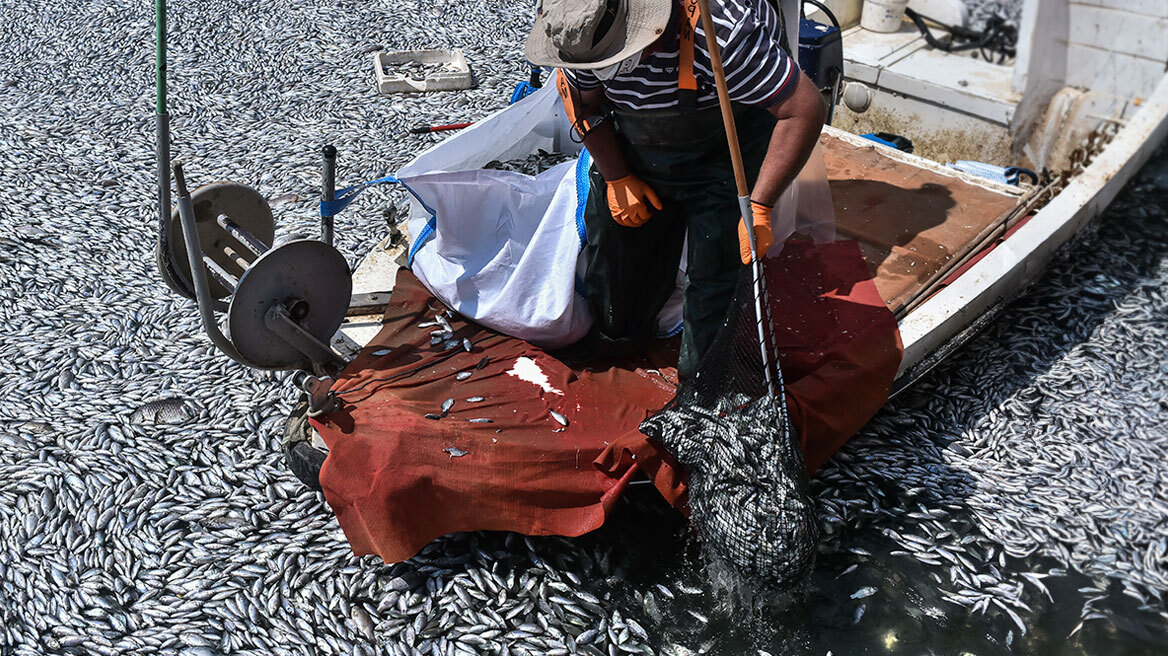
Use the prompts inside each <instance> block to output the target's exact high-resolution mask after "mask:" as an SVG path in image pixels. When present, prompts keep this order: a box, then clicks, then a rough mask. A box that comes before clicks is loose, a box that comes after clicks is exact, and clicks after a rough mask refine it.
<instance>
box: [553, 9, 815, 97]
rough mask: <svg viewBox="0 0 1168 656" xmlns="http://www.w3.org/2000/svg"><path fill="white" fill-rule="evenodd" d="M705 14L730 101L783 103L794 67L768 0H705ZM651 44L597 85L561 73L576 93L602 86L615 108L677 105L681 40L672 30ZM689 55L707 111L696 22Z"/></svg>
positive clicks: (707, 81)
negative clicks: (630, 64)
mask: <svg viewBox="0 0 1168 656" xmlns="http://www.w3.org/2000/svg"><path fill="white" fill-rule="evenodd" d="M673 13H674V23H676V21H677V20H678V19H679V17H680V15H681V7H680V5H674V10H673ZM710 13H711V14H712V17H713V19H714V31H715V32H716V34H717V38H718V47H719V48H720V50H721V52H722V68H723V70H725V72H726V86H727V88H728V89H729V91H730V100H732V101H735V102H739V103H743V104H747V105H761V106H764V107H770V106H772V105H776V104H778V103H780V102H782V101H784V100H786V99H787V97H788V96H789V95H790V94H791V92H792V91H794V90H795V84H796V80H797V79H798V77H799V69H798V67H797V66H796V64H795V62H794V61H792V59H791V57H789V56H788V55H787V53H786V52H785V51H784V50H783V49H782V47H781V46H780V45H779V44H780V42H781V36H780V34H781V29H782V28H781V27H780V22H779V16H778V13H777V12H776V11H775V8H774V7H773V6H771V4H770V2H769V0H710ZM656 46H657V48H658V49H657V50H655V51H654V52H647V53H646V54H645V56H644V57H643V58H642V59H641V63H640V64H639V65H637V67H636V68H634V69H633V70H632V71H630V72H629V73H627V74H625V75H619V76H617V77H615V78H613V79H611V80H607V81H601V80H600V79H599V78H597V77H596V75H595V74H594V73H592V72H591V71H585V70H568V69H565V70H564V73H565V75H567V77H568V81H569V82H570V83H571V84H572V85H573V86H575V87H576V88H578V89H581V90H584V91H588V90H592V89H598V88H601V87H603V89H604V95H605V97H606V98H607V99H608V102H609V103H610V104H612V105H613V106H614V107H616V108H618V109H622V110H632V111H638V110H653V109H671V108H674V107H677V104H678V89H677V69H678V59H679V57H678V54H679V46H680V38H679V36H678V31H677V29H676V28H674V29H672V30H671V31H670V32H667V33H666V35H665V36H664V37H662V39H661V40H660V41H659V42H658V43H657V44H656ZM650 50H653V49H652V48H650ZM694 51H695V52H694V77H696V78H697V83H698V89H697V99H696V101H697V107H699V108H705V107H712V106H714V105H717V104H718V92H717V89H716V87H715V86H714V73H713V69H712V68H711V65H710V53H709V49H708V48H707V47H706V34H705V31H704V29H703V27H702V23H701V21H698V25H697V34H696V35H695V38H694Z"/></svg>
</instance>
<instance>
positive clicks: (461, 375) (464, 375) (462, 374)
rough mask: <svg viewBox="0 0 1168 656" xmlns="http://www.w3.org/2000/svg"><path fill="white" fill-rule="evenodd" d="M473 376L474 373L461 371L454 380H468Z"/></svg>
mask: <svg viewBox="0 0 1168 656" xmlns="http://www.w3.org/2000/svg"><path fill="white" fill-rule="evenodd" d="M471 375H472V372H469V371H460V372H458V374H457V375H456V376H455V377H454V379H455V380H466V379H467V378H470V377H471Z"/></svg>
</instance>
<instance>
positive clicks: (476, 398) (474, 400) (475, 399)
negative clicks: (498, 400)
mask: <svg viewBox="0 0 1168 656" xmlns="http://www.w3.org/2000/svg"><path fill="white" fill-rule="evenodd" d="M485 400H486V398H485V397H482V396H472V397H470V398H468V399H467V400H466V402H467V403H479V402H481V401H485Z"/></svg>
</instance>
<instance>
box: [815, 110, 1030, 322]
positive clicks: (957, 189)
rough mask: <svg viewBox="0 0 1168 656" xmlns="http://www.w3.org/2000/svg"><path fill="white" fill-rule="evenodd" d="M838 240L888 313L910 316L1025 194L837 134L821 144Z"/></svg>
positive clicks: (834, 133)
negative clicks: (854, 245)
mask: <svg viewBox="0 0 1168 656" xmlns="http://www.w3.org/2000/svg"><path fill="white" fill-rule="evenodd" d="M821 143H822V144H823V146H824V159H825V160H826V163H827V174H828V180H829V184H830V185H831V193H832V199H833V201H834V205H835V210H836V231H837V235H838V237H839V238H840V239H855V240H856V241H857V242H859V243H860V249H861V251H863V253H864V257H865V259H866V260H867V262H868V269H869V271H871V272H872V275H873V276H874V277H875V278H876V287H877V289H878V290H879V291H880V295H881V297H882V298H883V299H884V301H885V302H886V303H887V304H888V307H889V309H891V310H892V311H893V312H897V313H898V314H899V311H901V310H902V309H904V308H906V307H907V306H908V305H909V304H910V303H912V302H913V300H915V299H916V298H917V297H918V296H919V295H920V294H921V293H923V292H925V291H926V290H927V289H928V288H929V286H930V285H931V284H932V283H933V282H934V281H937V280H939V279H941V278H944V277H945V276H946V274H948V273H949V272H950V271H951V270H952V269H953V267H954V266H955V265H956V264H958V263H959V262H961V261H962V260H963V258H965V257H966V255H968V254H969V253H970V251H972V250H974V249H975V248H977V247H978V246H979V245H982V244H984V243H985V242H986V240H987V238H988V237H990V236H992V235H993V234H994V233H995V231H997V230H999V229H1000V226H1002V225H1003V224H1004V223H1005V221H1006V219H1007V218H1008V217H1009V216H1010V215H1011V214H1012V213H1013V212H1014V210H1015V208H1016V207H1017V206H1018V202H1019V195H1020V192H1019V191H1018V190H1016V189H1013V188H1011V187H1006V186H1004V185H997V184H995V183H993V182H991V181H983V180H980V179H976V178H972V177H971V176H967V175H965V174H962V173H958V172H957V171H954V170H952V169H948V168H943V167H940V166H938V165H936V164H934V163H932V162H929V161H928V160H924V159H921V158H914V157H912V156H911V155H905V154H903V153H899V152H896V151H893V150H891V149H889V148H886V147H883V146H878V145H875V144H873V143H872V142H869V141H865V140H861V139H859V138H856V137H853V136H851V135H848V134H846V133H841V132H839V131H836V130H832V131H830V132H828V133H825V134H824V136H823V137H822V139H821Z"/></svg>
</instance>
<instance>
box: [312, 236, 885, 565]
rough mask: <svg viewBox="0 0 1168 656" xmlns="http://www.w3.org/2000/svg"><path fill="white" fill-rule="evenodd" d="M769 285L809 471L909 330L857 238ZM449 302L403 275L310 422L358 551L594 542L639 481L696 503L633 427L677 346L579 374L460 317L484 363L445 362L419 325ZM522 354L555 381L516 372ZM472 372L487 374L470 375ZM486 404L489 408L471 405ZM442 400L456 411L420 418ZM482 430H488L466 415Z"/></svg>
mask: <svg viewBox="0 0 1168 656" xmlns="http://www.w3.org/2000/svg"><path fill="white" fill-rule="evenodd" d="M766 275H767V289H768V290H769V291H770V294H771V303H772V304H773V306H774V312H773V315H774V316H775V317H776V318H777V320H778V321H780V322H782V325H779V326H776V329H777V330H776V334H777V338H778V342H779V347H780V355H779V357H780V360H781V362H782V365H783V374H784V377H785V379H786V383H787V399H788V403H789V409H790V412H791V418H792V422H793V425H794V426H795V428H796V430H797V431H798V434H799V436H800V439H801V440H802V441H803V448H804V453H805V455H806V458H807V466H808V468H809V469H810V470H814V469H816V468H818V467H819V466H821V465H822V464H823V463H824V462H826V461H827V459H828V458H829V457H831V455H832V454H833V453H835V451H836V450H837V449H838V448H839V447H840V445H842V444H843V443H844V442H845V441H846V440H847V439H848V438H849V437H850V436H851V435H852V434H854V433H855V432H856V431H857V430H859V428H860V427H861V426H862V425H863V424H864V422H866V421H867V420H868V419H869V418H870V417H871V416H872V415H873V414H874V413H875V412H876V410H878V409H879V408H880V406H882V405H883V404H884V401H885V400H886V399H887V395H888V391H889V389H890V388H891V386H892V382H893V378H894V377H895V375H896V370H897V368H898V367H899V365H900V358H901V355H902V352H903V350H902V347H901V343H900V335H899V333H898V332H897V329H896V322H895V320H894V319H893V317H892V314H891V313H890V312H889V311H888V309H887V308H886V307H885V304H884V301H883V300H882V299H881V298H880V296H879V294H878V293H877V291H876V286H875V284H874V283H873V282H872V280H871V278H870V274H869V273H868V269H867V267H866V265H865V264H864V261H863V258H862V256H861V255H860V251H859V248H858V247H857V245H856V243H855V242H851V241H846V242H836V243H833V244H826V245H818V246H817V245H812V244H810V243H807V242H801V241H792V242H790V243H788V245H787V246H786V248H784V250H783V252H782V254H781V255H780V256H778V257H777V258H774V259H772V260H768V261H767V267H766ZM441 308H442V305H441V303H439V302H438V301H437V300H436V299H435V298H434V297H433V296H432V295H430V293H429V292H428V291H426V289H425V288H424V287H422V285H421V284H420V283H419V281H418V279H417V278H415V277H414V276H413V274H411V273H410V272H408V271H404V270H403V271H401V272H399V274H398V279H397V284H396V286H395V288H394V292H393V295H392V298H391V300H390V303H389V307H388V308H387V309H386V313H385V318H384V327H383V328H382V330H381V332H380V333H378V335H377V337H376V338H374V339H373V340H372V341H371V342H370V343H369V344H368V346H366V348H365V349H364V350H363V351H362V352H361V355H360V356H359V357H358V358H357V359H356V360H354V361H353V362H352V363H351V364H350V365H349V366H348V367H347V368H346V369H345V371H344V373H343V374H342V375H341V377H340V379H339V380H338V381H337V383H336V384H335V385H334V386H333V390H334V391H336V393H337V396H338V397H339V398H340V399H341V401H342V408H341V409H340V410H338V411H337V412H334V413H332V414H331V415H329V416H327V417H324V418H323V421H322V420H313V422H312V424H313V426H314V427H315V428H316V429H317V430H318V431H319V432H320V434H321V436H322V437H323V438H324V440H325V442H326V443H327V444H328V447H329V456H328V459H327V460H326V461H325V464H324V468H323V469H322V470H321V475H320V480H321V485H322V487H323V488H324V492H325V498H326V499H327V500H328V502H329V505H330V506H332V508H333V510H334V511H335V512H336V515H337V519H338V521H339V522H340V524H341V528H343V529H344V531H345V535H346V536H347V537H348V538H349V542H350V544H351V545H352V547H353V551H354V552H355V553H357V554H359V555H364V554H370V553H376V554H378V555H380V556H381V557H382V558H384V559H385V560H386V561H390V562H394V561H400V560H405V559H407V558H409V557H411V556H413V555H414V554H415V553H417V552H418V550H420V549H421V548H422V547H423V546H425V545H426V544H427V543H428V542H430V541H431V540H433V539H434V538H437V537H439V536H442V535H445V534H448V533H453V532H456V531H472V530H507V531H516V532H519V533H525V534H529V535H548V534H555V535H568V536H575V535H581V534H583V533H586V532H588V531H591V530H594V529H596V528H599V527H600V525H601V524H603V523H604V520H605V517H606V516H607V515H608V512H609V510H610V509H611V508H612V506H613V504H614V503H615V501H616V500H617V498H618V497H619V496H620V494H621V493H622V492H623V490H624V488H625V486H626V485H627V484H628V482H629V480H630V479H631V478H632V477H633V476H634V475H635V474H637V472H638V471H641V472H644V473H645V474H647V475H648V476H649V477H650V478H652V479H653V481H654V484H655V485H656V486H657V488H658V489H659V490H660V491H661V492H662V494H663V495H664V496H665V498H666V499H667V500H669V501H670V502H671V503H673V504H675V505H678V506H682V505H684V500H685V499H684V492H685V486H684V475H683V474H682V472H680V471H679V470H678V469H677V468H676V466H675V464H673V463H672V459H671V458H669V457H668V455H667V454H664V453H663V452H661V451H660V450H659V449H658V448H657V447H656V446H655V445H654V443H652V442H650V441H648V440H647V439H646V438H645V436H644V435H642V434H641V433H640V432H639V431H638V430H637V427H638V425H639V424H640V423H641V421H642V420H643V419H645V418H646V417H647V416H649V415H650V414H652V413H653V412H655V411H656V410H658V409H660V408H661V407H662V406H664V405H665V404H666V403H667V402H668V401H669V400H670V399H671V398H672V397H673V392H674V383H675V381H676V370H675V369H674V368H673V366H672V365H673V364H675V363H676V357H677V356H676V343H669V342H666V343H662V344H661V345H660V346H659V348H657V349H655V351H654V352H653V353H650V354H647V355H646V356H645V357H644V358H642V359H640V360H639V361H637V362H626V363H622V364H618V365H613V366H609V365H605V366H603V367H601V366H597V365H595V364H593V365H592V366H591V367H590V368H588V369H583V368H576V369H573V368H571V367H568V366H567V365H565V364H563V363H561V362H559V361H558V360H556V359H555V358H553V357H551V356H549V355H547V354H546V353H544V352H543V351H541V350H540V349H538V348H536V347H534V346H532V345H530V344H528V343H526V342H522V341H520V340H517V339H513V338H510V337H506V336H503V335H500V334H498V333H496V332H494V331H491V330H488V329H485V328H482V327H481V326H478V325H477V324H474V323H470V322H466V321H462V320H459V319H454V320H452V321H451V325H452V327H453V328H454V330H455V337H456V338H458V339H462V338H464V337H465V338H467V339H469V340H470V341H471V342H472V344H473V345H474V346H473V352H471V353H467V352H466V351H464V350H463V349H461V348H460V349H456V350H451V351H443V350H442V345H437V346H430V330H432V329H422V328H418V324H419V323H421V322H423V321H427V320H429V319H431V318H433V316H434V315H435V314H436V312H437V311H438V310H439V309H441ZM484 357H486V358H487V364H486V365H485V366H484V367H483V368H482V369H481V370H476V369H475V367H476V365H478V364H479V363H480V362H481V361H482V360H483V358H484ZM520 358H529V359H530V360H532V361H534V363H536V364H538V367H539V369H540V370H542V372H543V373H544V374H545V375H546V377H547V381H546V383H543V384H542V385H540V384H536V383H533V382H529V381H527V380H523V379H521V378H520V377H518V376H516V375H511V374H509V373H508V372H509V371H512V370H514V369H515V366H516V362H517V360H518V359H520ZM460 371H473V372H474V374H473V375H472V376H471V377H470V378H469V379H466V380H464V381H458V380H456V378H455V376H456V374H458V373H459V372H460ZM541 382H542V381H541ZM475 396H481V397H484V399H485V400H483V401H481V402H477V403H471V402H468V401H467V400H466V399H468V398H470V397H475ZM447 398H454V399H455V404H454V407H453V409H452V410H451V411H450V413H449V415H448V416H446V417H445V418H442V419H439V420H433V419H426V418H425V417H424V415H425V414H426V413H439V412H440V411H441V405H442V402H443V401H444V400H446V399H447ZM549 410H555V411H556V412H558V413H560V414H562V415H564V416H565V417H567V418H568V420H569V425H568V426H567V427H566V428H565V427H563V426H561V425H560V424H559V423H558V422H557V421H556V420H555V419H554V418H553V417H552V415H551V414H550V413H549V412H548V411H549ZM478 418H486V419H491V420H492V423H472V422H470V421H468V420H470V419H478ZM561 429H562V430H561Z"/></svg>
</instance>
